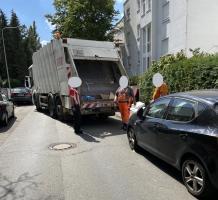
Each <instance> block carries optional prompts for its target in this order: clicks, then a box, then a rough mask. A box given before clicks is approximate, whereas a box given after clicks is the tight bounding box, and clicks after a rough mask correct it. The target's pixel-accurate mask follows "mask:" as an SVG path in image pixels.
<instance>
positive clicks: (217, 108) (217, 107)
mask: <svg viewBox="0 0 218 200" xmlns="http://www.w3.org/2000/svg"><path fill="white" fill-rule="evenodd" d="M214 110H215V112H216V114H217V115H218V104H216V105H215V109H214Z"/></svg>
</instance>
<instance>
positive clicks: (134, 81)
mask: <svg viewBox="0 0 218 200" xmlns="http://www.w3.org/2000/svg"><path fill="white" fill-rule="evenodd" d="M139 78H140V76H132V77H130V78H129V84H130V85H138V83H139Z"/></svg>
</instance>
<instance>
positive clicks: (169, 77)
mask: <svg viewBox="0 0 218 200" xmlns="http://www.w3.org/2000/svg"><path fill="white" fill-rule="evenodd" d="M157 72H159V73H161V74H162V75H163V77H164V81H165V82H166V83H167V84H168V86H169V91H170V93H175V92H183V91H189V90H199V89H210V88H218V55H208V54H203V53H196V54H194V56H193V57H191V58H187V57H186V56H185V55H184V53H183V52H182V51H181V52H180V53H178V54H176V55H167V56H165V57H162V58H161V59H160V60H159V61H157V62H153V64H152V66H151V68H150V69H149V70H148V71H146V72H145V73H144V74H143V76H141V78H140V79H139V87H140V95H141V96H140V98H141V101H144V102H145V103H148V102H149V101H150V100H151V97H152V94H153V90H154V86H153V84H152V77H153V75H154V74H155V73H157Z"/></svg>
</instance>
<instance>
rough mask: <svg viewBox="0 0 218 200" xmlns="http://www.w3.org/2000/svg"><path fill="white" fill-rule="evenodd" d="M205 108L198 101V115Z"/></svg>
mask: <svg viewBox="0 0 218 200" xmlns="http://www.w3.org/2000/svg"><path fill="white" fill-rule="evenodd" d="M205 109H206V107H205V105H204V104H203V103H198V115H200V114H201V113H202V112H204V110H205Z"/></svg>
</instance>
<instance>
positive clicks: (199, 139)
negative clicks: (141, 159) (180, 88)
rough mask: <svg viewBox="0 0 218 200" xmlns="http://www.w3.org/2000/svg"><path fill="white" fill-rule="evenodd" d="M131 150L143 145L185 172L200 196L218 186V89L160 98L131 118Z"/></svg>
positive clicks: (190, 188)
mask: <svg viewBox="0 0 218 200" xmlns="http://www.w3.org/2000/svg"><path fill="white" fill-rule="evenodd" d="M127 136H128V140H129V145H130V148H131V149H136V150H137V148H138V147H139V146H140V147H142V148H143V149H145V150H147V151H148V152H150V153H151V154H154V155H155V156H157V157H159V158H160V159H162V160H164V161H165V162H167V163H169V164H170V165H172V166H174V167H176V168H177V169H179V170H181V172H182V179H183V182H184V185H185V186H186V188H187V190H188V191H189V192H190V193H191V194H192V195H194V196H195V197H197V198H201V197H205V196H208V195H210V194H211V193H212V191H215V189H216V190H217V189H218V90H202V91H191V92H185V93H177V94H173V95H169V96H165V97H162V98H159V99H158V100H156V101H155V102H153V103H151V104H150V105H148V106H147V107H146V108H145V107H142V108H141V109H139V110H138V112H137V113H135V114H133V115H132V116H131V118H130V121H129V125H128V130H127Z"/></svg>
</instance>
